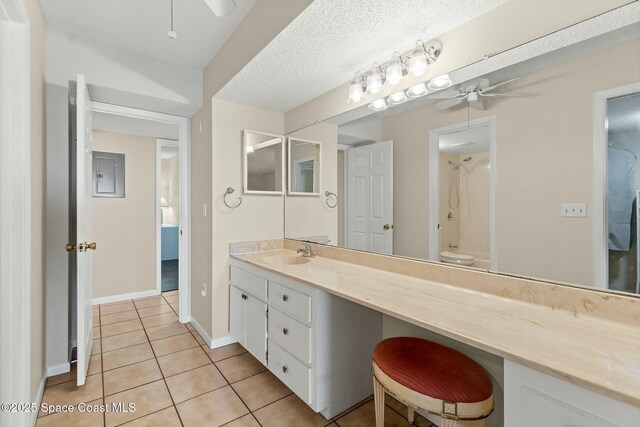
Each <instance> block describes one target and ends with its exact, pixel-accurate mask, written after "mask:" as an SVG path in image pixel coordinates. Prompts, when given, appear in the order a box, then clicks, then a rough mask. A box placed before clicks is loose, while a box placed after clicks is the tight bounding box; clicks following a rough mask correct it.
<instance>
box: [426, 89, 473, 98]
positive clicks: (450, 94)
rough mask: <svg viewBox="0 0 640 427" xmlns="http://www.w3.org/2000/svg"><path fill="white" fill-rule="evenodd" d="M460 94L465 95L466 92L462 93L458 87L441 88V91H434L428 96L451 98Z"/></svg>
mask: <svg viewBox="0 0 640 427" xmlns="http://www.w3.org/2000/svg"><path fill="white" fill-rule="evenodd" d="M460 95H466V94H464V93H463V92H461V91H460V90H458V89H449V90H441V91H438V92H435V93H433V94H431V95H429V97H430V98H431V99H452V98H456V97H458V96H460Z"/></svg>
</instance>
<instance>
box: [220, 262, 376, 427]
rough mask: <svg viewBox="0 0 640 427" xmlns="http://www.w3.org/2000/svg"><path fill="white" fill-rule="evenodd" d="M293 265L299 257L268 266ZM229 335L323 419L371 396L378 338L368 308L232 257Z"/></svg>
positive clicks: (370, 311)
mask: <svg viewBox="0 0 640 427" xmlns="http://www.w3.org/2000/svg"><path fill="white" fill-rule="evenodd" d="M293 260H306V259H305V258H302V257H300V256H293V257H288V256H284V257H280V258H278V257H276V258H275V259H272V260H271V261H270V262H275V263H280V264H282V265H286V264H283V263H286V262H290V261H293ZM230 333H231V336H232V337H233V338H234V339H236V340H237V341H238V342H239V343H240V344H241V345H242V346H243V347H245V348H246V349H247V350H248V351H249V352H250V353H251V354H252V355H253V356H254V357H255V358H256V359H258V360H259V361H260V362H261V363H263V364H264V365H265V366H266V367H267V368H269V370H270V371H271V372H272V373H273V374H274V375H275V376H276V377H278V378H279V379H280V380H281V381H282V382H283V383H284V384H286V385H287V387H289V388H290V389H291V390H292V391H293V392H294V393H295V394H296V395H297V396H298V397H300V398H301V399H302V400H303V401H304V402H305V403H306V404H307V405H309V406H310V407H311V408H313V409H314V410H315V411H316V412H320V413H321V414H322V415H324V416H325V417H326V418H327V419H331V418H332V417H334V416H335V415H337V414H339V413H340V412H342V411H344V410H345V409H348V408H349V407H351V406H352V405H354V404H355V403H357V402H359V401H361V400H363V399H364V398H366V397H368V396H370V395H371V394H372V392H373V391H372V381H371V357H372V356H371V355H372V354H373V348H374V347H375V345H376V344H377V343H378V342H379V341H380V339H381V336H382V315H381V314H380V313H379V312H377V311H375V310H372V309H370V308H367V307H364V306H362V305H359V304H355V303H353V302H350V301H347V300H345V299H343V298H339V297H336V296H334V295H332V294H330V293H328V292H325V291H323V290H321V289H318V288H315V287H312V286H308V285H305V284H303V283H301V282H299V281H296V280H292V279H291V278H288V277H285V276H283V275H280V274H276V273H274V272H273V271H269V270H266V269H263V268H259V267H257V266H255V265H251V264H248V263H245V262H241V261H239V260H234V259H232V260H231V267H230Z"/></svg>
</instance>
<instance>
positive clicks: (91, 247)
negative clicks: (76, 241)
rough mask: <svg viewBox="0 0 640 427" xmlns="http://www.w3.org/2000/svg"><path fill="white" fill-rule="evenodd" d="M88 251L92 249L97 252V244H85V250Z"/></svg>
mask: <svg viewBox="0 0 640 427" xmlns="http://www.w3.org/2000/svg"><path fill="white" fill-rule="evenodd" d="M87 249H91V250H92V251H95V250H96V242H93V243H87V242H85V243H84V250H85V251H86V250H87Z"/></svg>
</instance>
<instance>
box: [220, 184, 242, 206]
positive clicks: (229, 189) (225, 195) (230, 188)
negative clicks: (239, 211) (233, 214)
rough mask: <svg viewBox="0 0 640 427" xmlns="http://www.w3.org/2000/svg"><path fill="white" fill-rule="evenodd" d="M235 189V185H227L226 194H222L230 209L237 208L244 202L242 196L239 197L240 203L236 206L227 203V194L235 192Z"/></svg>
mask: <svg viewBox="0 0 640 427" xmlns="http://www.w3.org/2000/svg"><path fill="white" fill-rule="evenodd" d="M234 191H236V190H234V189H233V187H227V191H225V192H224V195H223V196H222V201H223V202H224V204H225V206H226V207H228V208H229V209H235V208H237V207H238V206H240V205H241V204H242V197H238V203H237V204H236V205H235V206H231V205H230V204H229V203H227V196H228V195H229V194H233V192H234Z"/></svg>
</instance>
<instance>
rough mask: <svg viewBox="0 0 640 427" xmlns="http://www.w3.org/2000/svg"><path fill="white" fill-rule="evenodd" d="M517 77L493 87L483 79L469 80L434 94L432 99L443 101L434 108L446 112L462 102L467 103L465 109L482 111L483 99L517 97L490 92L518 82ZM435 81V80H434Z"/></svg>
mask: <svg viewBox="0 0 640 427" xmlns="http://www.w3.org/2000/svg"><path fill="white" fill-rule="evenodd" d="M518 79H519V77H516V78H514V79H509V80H505V81H503V82H500V83H495V84H493V85H490V84H489V80H487V79H484V78H479V79H475V80H471V81H469V82H468V83H466V84H462V85H459V86H456V87H455V88H452V89H451V90H448V91H443V92H439V93H437V94H435V95H434V96H433V97H434V98H436V99H438V98H439V99H443V101H440V102H438V103H437V104H436V107H437V108H438V109H440V110H447V109H449V108H452V107H455V106H456V105H459V104H462V103H463V102H464V101H467V103H468V105H467V107H469V106H470V107H473V108H475V109H477V110H484V109H485V105H484V102H483V101H482V100H483V98H499V97H507V96H519V95H518V94H515V93H496V92H492V91H493V90H495V89H496V88H498V87H500V86H502V85H506V84H507V83H511V82H513V81H515V80H518ZM434 80H435V79H434Z"/></svg>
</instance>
